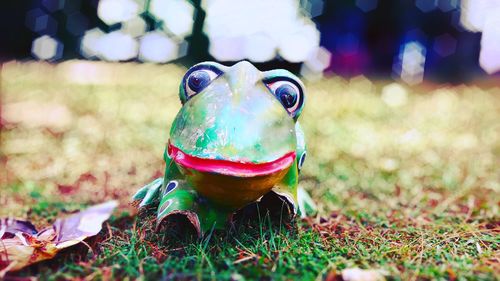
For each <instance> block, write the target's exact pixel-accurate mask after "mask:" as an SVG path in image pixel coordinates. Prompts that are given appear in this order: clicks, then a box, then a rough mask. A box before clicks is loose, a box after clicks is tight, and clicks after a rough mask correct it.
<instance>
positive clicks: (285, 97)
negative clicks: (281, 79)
mask: <svg viewBox="0 0 500 281" xmlns="http://www.w3.org/2000/svg"><path fill="white" fill-rule="evenodd" d="M276 96H277V97H278V98H279V99H280V100H281V103H282V104H283V106H285V107H286V108H291V107H293V106H294V105H295V103H296V102H297V91H296V90H295V89H294V88H293V87H292V86H290V85H281V86H279V87H278V89H276Z"/></svg>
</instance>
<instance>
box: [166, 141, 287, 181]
mask: <svg viewBox="0 0 500 281" xmlns="http://www.w3.org/2000/svg"><path fill="white" fill-rule="evenodd" d="M167 152H168V155H169V157H171V158H172V159H173V160H174V161H175V162H176V163H177V164H179V165H181V166H183V167H185V168H188V169H193V170H196V171H199V172H208V173H217V174H222V175H228V176H235V177H257V176H266V175H271V174H274V173H276V172H279V171H283V170H285V169H287V168H289V167H290V166H291V165H292V164H293V161H294V160H295V157H296V155H295V152H289V153H287V154H285V155H283V156H281V157H280V158H278V159H276V160H273V161H271V162H265V163H252V162H233V161H229V160H220V159H208V158H199V157H196V156H192V155H189V154H187V153H184V152H183V151H182V150H180V149H179V148H177V147H175V146H174V145H172V144H171V143H170V142H169V143H168V151H167Z"/></svg>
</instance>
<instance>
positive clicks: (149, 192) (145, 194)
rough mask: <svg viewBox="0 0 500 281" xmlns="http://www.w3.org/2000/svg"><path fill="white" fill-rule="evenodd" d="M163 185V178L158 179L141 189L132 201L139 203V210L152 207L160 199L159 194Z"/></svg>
mask: <svg viewBox="0 0 500 281" xmlns="http://www.w3.org/2000/svg"><path fill="white" fill-rule="evenodd" d="M162 185H163V178H157V179H155V180H154V181H152V182H150V183H148V184H147V185H145V186H143V187H141V188H140V189H139V190H138V191H137V192H136V193H135V194H134V196H132V200H133V201H135V202H138V201H140V202H139V208H143V207H145V206H147V205H150V204H151V203H152V202H154V201H155V200H156V199H157V198H158V192H159V190H160V187H161V186H162Z"/></svg>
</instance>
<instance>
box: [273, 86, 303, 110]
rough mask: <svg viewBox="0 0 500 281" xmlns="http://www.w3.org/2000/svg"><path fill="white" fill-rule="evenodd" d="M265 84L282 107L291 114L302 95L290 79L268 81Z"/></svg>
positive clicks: (299, 102) (296, 107)
mask: <svg viewBox="0 0 500 281" xmlns="http://www.w3.org/2000/svg"><path fill="white" fill-rule="evenodd" d="M267 86H268V87H269V89H270V90H271V91H272V92H273V94H274V95H275V96H276V98H277V99H278V100H279V101H280V102H281V104H282V105H283V107H284V108H285V109H286V110H287V111H288V112H289V113H291V114H292V115H293V114H294V113H295V111H296V110H297V109H298V107H299V105H300V104H301V102H302V101H301V99H302V95H301V92H300V90H299V88H298V87H297V85H295V83H292V82H290V81H285V80H281V81H276V82H272V83H269V84H267Z"/></svg>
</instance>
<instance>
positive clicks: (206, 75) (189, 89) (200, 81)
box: [185, 69, 219, 99]
mask: <svg viewBox="0 0 500 281" xmlns="http://www.w3.org/2000/svg"><path fill="white" fill-rule="evenodd" d="M217 76H219V74H218V73H216V72H215V71H212V70H210V69H200V70H195V71H193V72H191V73H190V74H189V76H188V77H187V78H186V82H185V89H186V95H187V98H188V99H189V98H190V97H192V96H194V95H196V94H198V93H199V92H201V91H202V90H203V89H205V88H206V87H207V86H208V84H210V82H212V80H214V79H215V78H217Z"/></svg>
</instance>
